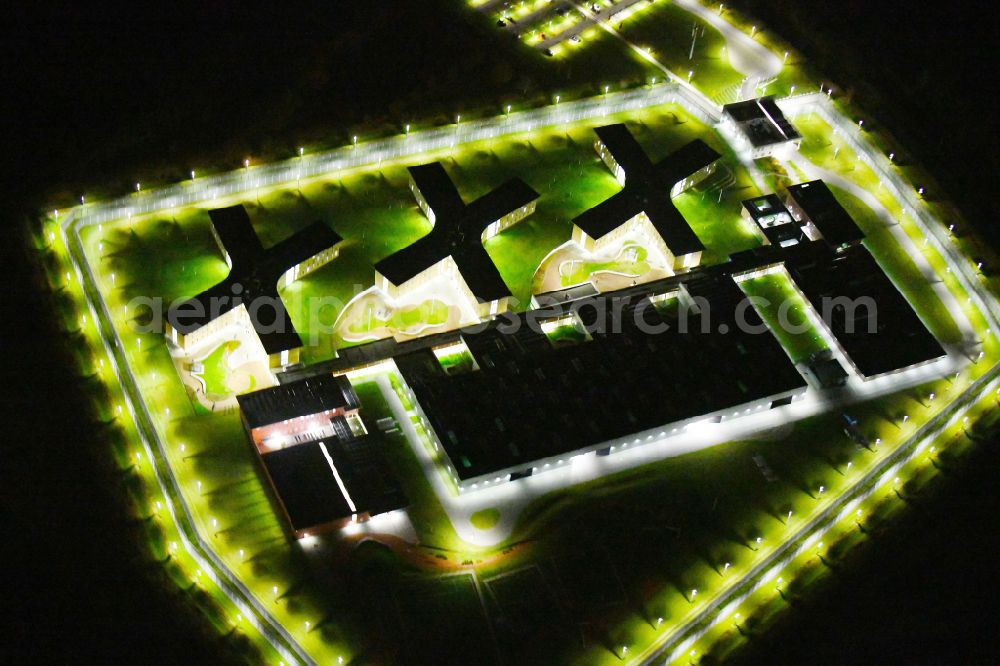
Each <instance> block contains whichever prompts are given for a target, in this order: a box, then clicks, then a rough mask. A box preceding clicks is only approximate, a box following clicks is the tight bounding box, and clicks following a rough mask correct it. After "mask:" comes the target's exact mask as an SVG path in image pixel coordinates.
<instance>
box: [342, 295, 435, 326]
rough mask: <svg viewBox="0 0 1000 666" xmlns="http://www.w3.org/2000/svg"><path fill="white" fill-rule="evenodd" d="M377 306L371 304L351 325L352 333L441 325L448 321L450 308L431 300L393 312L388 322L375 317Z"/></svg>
mask: <svg viewBox="0 0 1000 666" xmlns="http://www.w3.org/2000/svg"><path fill="white" fill-rule="evenodd" d="M375 310H376V308H375V305H374V304H371V303H369V304H368V305H367V306H366V307H365V313H364V315H363V316H362V317H361V318H360V319H358V320H356V321H355V322H354V323H352V324H351V326H350V327H349V330H350V331H351V332H352V333H367V332H369V331H371V330H374V329H378V328H382V327H386V328H390V329H393V330H396V331H408V330H410V329H411V328H415V327H417V326H419V325H421V324H430V325H434V324H441V323H444V322H445V321H447V319H448V306H447V304H445V303H444V302H443V301H439V300H437V299H430V300H427V301H424V302H423V303H421V304H420V305H415V306H412V307H405V308H401V309H399V310H396V311H395V312H393V314H392V316H391V317H390V318H389V319H388V320H385V321H383V320H381V319H378V318H377V317H376V316H375Z"/></svg>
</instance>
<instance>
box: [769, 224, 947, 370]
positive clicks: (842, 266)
mask: <svg viewBox="0 0 1000 666" xmlns="http://www.w3.org/2000/svg"><path fill="white" fill-rule="evenodd" d="M800 247H806V248H809V251H806V252H794V253H790V254H789V255H788V256H787V258H786V260H785V266H786V267H787V268H788V271H789V273H790V274H791V276H792V279H793V280H795V283H796V284H797V285H798V286H799V288H800V289H801V290H802V292H803V293H804V294H805V296H806V298H807V299H808V300H809V302H810V303H811V304H812V306H813V307H814V308H815V309H816V312H818V313H820V316H821V317H822V316H823V312H824V306H826V309H828V310H830V309H831V308H832V306H831V304H830V303H831V302H830V300H829V299H833V298H847V299H850V300H851V301H852V302H854V303H857V306H856V307H855V308H854V312H853V314H852V315H851V316H849V315H848V312H847V310H846V309H845V308H843V307H837V308H832V312H831V313H830V316H829V317H828V321H827V324H828V326H829V328H830V330H831V331H832V333H833V335H834V337H835V338H836V339H837V341H838V342H839V343H840V345H841V347H843V349H844V351H845V352H846V353H847V356H848V357H849V358H850V359H851V361H852V362H853V363H854V365H855V366H857V368H858V370H859V371H860V372H861V374H862V375H864V376H865V377H874V376H877V375H881V374H883V373H886V372H891V371H893V370H898V369H901V368H907V367H909V366H911V365H914V364H917V363H921V362H924V361H929V360H932V359H936V358H938V357H940V356H943V355H944V353H945V352H944V349H942V347H941V345H940V344H939V343H938V341H937V340H935V339H934V336H933V335H931V333H930V332H929V331H928V330H927V328H926V327H925V326H924V324H923V322H921V321H920V318H919V317H917V314H916V313H915V312H914V311H913V308H911V307H910V304H909V303H907V302H906V299H905V298H903V295H902V294H900V293H899V290H897V289H896V287H895V285H893V284H892V282H891V281H890V280H889V278H888V277H886V275H885V273H883V272H882V269H881V268H880V267H879V265H878V263H876V261H875V259H874V258H873V257H872V256H871V254H869V252H868V250H867V249H866V248H865V247H864V246H863V245H859V246H855V247H852V248H850V249H849V250H847V251H846V252H842V253H835V252H833V251H831V250H830V249H829V248H827V247H826V246H825V245H821V244H819V243H808V244H804V245H802V246H800ZM862 298H867V299H871V301H870V302H871V303H874V305H875V307H874V309H871V308H869V307H866V305H865V304H864V302H862V301H861V300H860V299H862ZM872 314H873V315H874V317H873V319H874V321H873V322H871V321H870V320H869V316H870V315H872ZM872 323H873V324H874V327H871V326H870V324H872ZM869 330H872V332H869Z"/></svg>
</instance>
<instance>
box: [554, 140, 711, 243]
mask: <svg viewBox="0 0 1000 666" xmlns="http://www.w3.org/2000/svg"><path fill="white" fill-rule="evenodd" d="M594 132H595V133H596V134H597V136H598V138H599V139H600V140H601V143H603V144H604V146H605V147H606V148H607V149H608V151H610V153H611V155H612V156H613V157H614V159H615V162H617V163H618V165H619V166H620V167H621V168H622V169H623V170H624V172H625V185H624V187H623V188H622V190H621V191H620V192H618V193H617V194H615V195H614V196H612V197H611V198H609V199H606V200H605V201H603V202H602V203H600V204H598V205H597V206H594V207H593V208H591V209H590V210H588V211H586V212H584V213H583V214H581V215H579V216H578V217H577V218H576V219H575V220H573V223H574V224H576V226H578V227H580V229H582V230H583V231H584V233H586V234H587V235H588V236H590V237H591V238H594V239H599V238H601V237H602V236H604V235H605V234H607V233H609V232H611V231H613V230H614V229H616V228H618V227H619V226H621V225H622V224H624V223H625V222H627V221H628V220H629V219H631V218H632V217H634V216H635V215H637V214H639V213H640V212H645V213H646V217H648V218H649V221H650V222H651V223H652V224H653V227H654V228H655V229H656V231H657V233H659V234H660V237H661V238H663V242H664V243H666V245H667V247H668V248H669V249H670V251H671V252H672V253H673V254H674V255H675V256H682V255H685V254H689V253H691V252H699V251H701V250H703V249H704V245H702V242H701V241H700V240H699V239H698V236H697V235H695V233H694V231H692V230H691V227H690V226H689V225H688V223H687V222H686V221H685V220H684V217H683V216H682V215H681V214H680V212H679V211H678V210H677V208H676V207H675V206H674V204H673V201H671V198H670V191H671V189H672V188H673V186H674V185H676V184H677V183H679V182H680V181H683V180H684V179H686V178H688V177H689V176H691V174H693V173H696V172H697V171H700V170H701V169H703V168H705V167H706V166H709V165H710V164H712V163H713V162H715V161H716V160H717V159H719V157H720V155H719V153H717V152H716V151H715V150H713V149H712V148H710V147H709V146H708V144H706V143H705V142H704V141H702V140H701V139H695V140H694V141H691V142H690V143H688V144H686V145H684V146H683V147H682V148H680V149H678V150H676V151H675V152H673V153H671V154H670V155H668V156H667V157H666V158H664V159H663V160H661V161H660V162H657V163H655V164H654V163H653V162H652V161H651V160H650V159H649V157H648V156H647V155H646V152H645V151H644V150H643V149H642V146H640V145H639V142H638V141H636V139H635V137H634V136H632V133H631V132H629V130H628V128H627V127H626V126H625V125H623V124H618V125H607V126H604V127H598V128H596V129H595V130H594Z"/></svg>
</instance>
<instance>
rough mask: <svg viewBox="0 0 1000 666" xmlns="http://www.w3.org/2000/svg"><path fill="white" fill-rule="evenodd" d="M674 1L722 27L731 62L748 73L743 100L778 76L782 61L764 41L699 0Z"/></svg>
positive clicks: (727, 53) (736, 68) (740, 70)
mask: <svg viewBox="0 0 1000 666" xmlns="http://www.w3.org/2000/svg"><path fill="white" fill-rule="evenodd" d="M674 4H675V5H677V6H678V7H680V8H681V9H684V10H686V11H688V12H690V13H692V14H694V15H695V16H697V17H698V18H700V19H702V20H703V21H705V22H706V23H708V24H710V25H711V26H712V27H714V28H715V29H716V30H718V31H719V32H720V33H721V34H722V37H723V38H724V39H725V40H726V55H727V56H728V57H729V63H730V64H731V65H732V66H733V69H735V70H736V71H737V72H739V73H740V74H743V75H745V76H746V79H744V81H743V84H742V86H741V87H740V99H750V98H752V97H755V96H756V90H757V85H758V84H759V83H760V82H761V81H765V80H767V79H770V78H772V77H775V76H777V75H778V73H779V72H780V71H781V68H782V66H783V65H782V61H781V58H779V57H778V56H777V55H775V54H774V53H771V51H770V50H768V49H767V48H766V47H765V46H764V45H763V44H761V43H759V42H757V41H755V40H754V39H753V38H752V37H750V35H748V34H746V33H745V32H743V31H742V30H740V29H739V28H737V27H736V26H734V25H733V24H732V23H730V22H729V21H727V20H725V19H724V18H722V17H721V16H720V15H719V14H718V13H717V12H715V11H712V10H710V9H708V8H707V7H705V6H704V5H702V4H701V3H700V2H697V0H674Z"/></svg>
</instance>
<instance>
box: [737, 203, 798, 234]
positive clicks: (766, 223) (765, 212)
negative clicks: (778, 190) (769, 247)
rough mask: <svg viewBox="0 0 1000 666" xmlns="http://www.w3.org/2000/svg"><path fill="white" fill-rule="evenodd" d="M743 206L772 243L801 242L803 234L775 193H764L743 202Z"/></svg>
mask: <svg viewBox="0 0 1000 666" xmlns="http://www.w3.org/2000/svg"><path fill="white" fill-rule="evenodd" d="M743 208H744V209H745V210H746V211H747V213H748V214H749V215H750V219H752V220H753V221H754V222H755V223H756V224H757V227H758V228H759V229H760V230H761V232H762V233H763V234H764V236H765V237H766V238H767V240H768V241H769V242H770V243H771V244H773V245H782V244H784V243H792V242H796V243H797V242H801V241H802V240H804V237H805V234H803V233H802V228H801V227H800V226H799V224H798V222H796V221H795V219H794V218H793V217H792V215H791V213H789V212H788V209H787V208H785V204H784V203H783V202H782V201H781V198H780V197H779V196H778V195H777V194H773V193H772V194H765V195H762V196H759V197H754V198H753V199H747V200H746V201H744V202H743Z"/></svg>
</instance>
